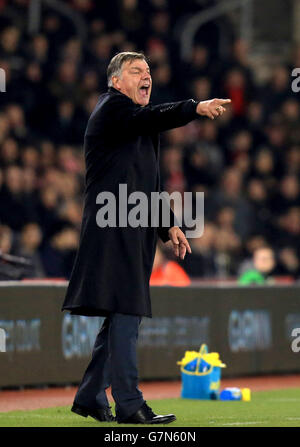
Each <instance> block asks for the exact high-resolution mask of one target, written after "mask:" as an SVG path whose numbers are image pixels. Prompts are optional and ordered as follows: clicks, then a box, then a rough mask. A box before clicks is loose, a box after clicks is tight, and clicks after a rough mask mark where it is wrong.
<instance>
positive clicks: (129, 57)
mask: <svg viewBox="0 0 300 447" xmlns="http://www.w3.org/2000/svg"><path fill="white" fill-rule="evenodd" d="M135 59H142V60H144V61H146V62H147V58H146V56H145V55H144V54H143V53H135V52H133V51H123V52H122V53H118V54H116V55H115V56H114V57H113V58H112V60H111V61H110V63H109V66H108V67H107V84H108V87H112V86H113V84H112V77H113V76H117V77H120V76H121V73H122V66H123V64H124V63H125V62H128V61H133V60H135Z"/></svg>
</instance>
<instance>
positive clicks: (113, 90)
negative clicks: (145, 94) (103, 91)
mask: <svg viewBox="0 0 300 447" xmlns="http://www.w3.org/2000/svg"><path fill="white" fill-rule="evenodd" d="M107 91H108V92H109V93H113V94H115V95H122V96H125V98H128V99H129V100H130V101H131V102H133V101H132V99H131V98H129V96H127V95H124V93H122V92H120V91H119V90H117V89H116V88H114V87H108V90H107ZM133 104H134V105H136V106H137V107H142V106H141V105H139V104H135V103H134V102H133ZM148 105H150V106H151V105H152V102H151V101H149V104H148Z"/></svg>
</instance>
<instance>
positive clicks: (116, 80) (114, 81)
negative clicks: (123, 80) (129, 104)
mask: <svg viewBox="0 0 300 447" xmlns="http://www.w3.org/2000/svg"><path fill="white" fill-rule="evenodd" d="M111 80H112V85H113V87H114V88H115V89H116V90H121V86H120V82H119V81H120V78H118V77H117V76H112V78H111Z"/></svg>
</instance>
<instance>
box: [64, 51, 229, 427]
mask: <svg viewBox="0 0 300 447" xmlns="http://www.w3.org/2000/svg"><path fill="white" fill-rule="evenodd" d="M107 77H108V86H109V89H108V92H107V93H104V94H102V95H101V96H100V98H99V101H98V103H97V105H96V107H95V109H94V111H93V112H92V114H91V116H90V119H89V121H88V124H87V129H86V132H85V142H84V149H85V160H86V190H85V206H84V213H83V220H82V227H81V235H80V243H79V249H78V252H77V256H76V259H75V262H74V267H73V271H72V274H71V278H70V282H69V286H68V290H67V294H66V297H65V301H64V304H63V307H62V309H63V310H65V309H67V310H70V311H71V313H72V314H77V315H87V316H93V315H98V316H105V317H106V318H105V320H104V323H103V325H102V328H101V330H100V332H99V334H98V336H97V338H96V342H95V346H94V350H93V354H92V359H91V362H90V364H89V366H88V368H87V370H86V372H85V374H84V376H83V379H82V381H81V384H80V386H79V389H78V391H77V394H76V396H75V399H74V403H73V407H72V411H74V412H75V413H77V414H79V415H82V416H85V417H86V416H92V417H94V418H95V419H97V420H99V421H114V420H117V422H119V423H130V424H131V423H142V424H155V423H169V422H172V421H174V420H175V419H176V417H175V416H174V415H173V414H169V415H156V414H155V413H154V412H153V411H152V410H151V408H150V407H149V406H148V405H147V403H146V402H145V400H144V399H143V395H142V393H141V391H140V390H139V388H138V370H137V357H136V356H137V353H136V347H137V338H138V329H139V325H140V322H141V319H142V317H143V316H146V317H151V316H152V312H151V302H150V291H149V280H150V275H151V270H152V265H153V260H154V255H155V248H156V243H157V238H158V237H160V239H161V240H162V241H163V242H167V241H169V240H170V241H171V243H172V244H173V250H174V253H175V255H176V256H180V258H181V259H183V258H184V257H185V254H186V252H187V251H188V252H189V253H190V252H191V249H190V246H189V243H188V241H187V240H186V238H185V235H184V233H183V232H182V231H181V229H180V228H179V226H177V225H176V223H177V222H176V219H175V218H174V214H173V213H171V221H170V225H169V226H165V224H164V225H163V223H162V222H161V221H160V222H159V225H160V226H159V227H155V226H154V225H148V226H142V225H140V226H136V227H134V226H130V225H126V224H124V222H123V221H122V219H121V216H119V219H118V222H117V224H116V225H114V226H112V225H108V226H105V225H101V224H100V226H99V225H98V223H99V214H97V213H98V212H99V210H100V205H101V204H102V205H103V203H101V200H100V198H99V197H100V196H99V194H100V193H101V192H106V193H107V192H108V193H110V194H111V196H112V197H114V198H115V199H116V204H117V207H116V209H117V210H118V204H119V202H121V198H120V197H119V186H120V185H121V184H122V185H126V188H127V195H128V196H129V195H130V194H131V193H133V192H143V194H145V195H146V197H147V198H148V199H149V201H150V197H151V192H159V191H160V178H159V133H160V132H161V131H164V130H168V129H172V128H175V127H180V126H184V125H185V124H187V123H189V122H190V121H192V120H194V119H196V118H197V117H199V116H201V115H202V116H208V117H209V118H211V119H214V118H215V117H217V116H219V115H221V114H222V113H223V112H224V111H225V108H224V107H223V105H224V104H226V103H228V102H230V100H228V99H227V100H223V99H212V100H208V101H203V102H196V101H194V100H192V99H189V100H186V101H180V102H176V103H168V104H161V105H158V106H150V105H148V104H149V100H150V95H151V89H152V79H151V75H150V68H149V65H148V63H147V60H146V58H145V56H144V55H143V54H141V53H133V52H123V53H119V54H117V55H116V56H114V57H113V59H112V60H111V62H110V64H109V66H108V69H107ZM149 203H150V202H149ZM130 210H131V211H132V207H131V206H130V205H129V204H128V212H130ZM119 211H120V212H123V211H124V210H123V209H121V210H119ZM109 386H111V390H112V396H113V399H114V401H115V403H116V406H115V409H116V418H115V417H114V416H113V415H112V412H111V409H110V406H109V403H108V400H107V396H106V392H105V390H106V389H107V388H108V387H109Z"/></svg>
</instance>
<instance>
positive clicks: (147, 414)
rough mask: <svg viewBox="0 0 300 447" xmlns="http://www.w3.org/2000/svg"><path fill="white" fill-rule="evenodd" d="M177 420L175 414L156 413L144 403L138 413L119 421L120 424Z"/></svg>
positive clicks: (159, 422)
mask: <svg viewBox="0 0 300 447" xmlns="http://www.w3.org/2000/svg"><path fill="white" fill-rule="evenodd" d="M173 421H176V416H175V415H174V414H166V415H164V416H162V415H157V414H155V413H154V412H153V411H152V409H151V408H150V407H148V405H147V404H146V402H144V403H143V405H142V406H141V408H139V409H138V411H137V412H136V413H134V414H133V415H132V416H130V417H129V418H128V419H125V421H118V422H119V423H120V424H169V423H170V422H173Z"/></svg>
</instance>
